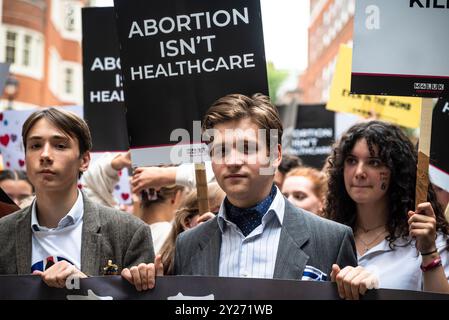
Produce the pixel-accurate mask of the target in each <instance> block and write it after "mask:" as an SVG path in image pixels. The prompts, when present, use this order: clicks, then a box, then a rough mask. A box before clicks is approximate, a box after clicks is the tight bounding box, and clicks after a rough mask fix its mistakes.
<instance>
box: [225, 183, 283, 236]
mask: <svg viewBox="0 0 449 320" xmlns="http://www.w3.org/2000/svg"><path fill="white" fill-rule="evenodd" d="M273 188H274V190H275V194H274V199H273V201H272V202H271V205H270V206H269V208H268V210H267V211H266V214H265V215H264V216H263V218H262V224H266V223H267V221H268V220H269V219H271V217H272V216H273V215H274V216H275V217H276V218H277V220H278V222H279V225H280V226H282V223H283V221H284V211H285V201H284V196H283V195H282V193H281V191H280V190H279V188H278V187H276V186H274V187H273ZM272 192H273V189H272ZM270 193H271V192H270ZM225 201H226V199H225V200H223V202H222V203H221V206H220V210H219V211H218V214H217V220H218V226H219V227H220V230H221V232H222V233H223V232H224V231H225V227H226V225H229V224H234V223H233V222H231V221H230V220H229V219H227V217H226V205H225ZM259 204H260V203H259ZM257 206H258V205H256V206H255V207H257ZM255 207H252V208H253V209H254V208H255ZM271 213H273V214H271Z"/></svg>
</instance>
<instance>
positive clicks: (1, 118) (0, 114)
mask: <svg viewBox="0 0 449 320" xmlns="http://www.w3.org/2000/svg"><path fill="white" fill-rule="evenodd" d="M0 121H3V113H0Z"/></svg>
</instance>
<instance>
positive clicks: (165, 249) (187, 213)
mask: <svg viewBox="0 0 449 320" xmlns="http://www.w3.org/2000/svg"><path fill="white" fill-rule="evenodd" d="M207 195H208V200H209V206H211V205H212V204H214V203H218V202H221V201H222V199H223V198H224V196H225V193H224V191H223V190H222V189H221V188H220V186H219V185H218V183H216V182H213V183H209V184H208V185H207ZM197 215H199V210H198V197H197V193H196V189H193V190H192V191H190V192H189V193H188V194H187V196H186V197H185V198H184V201H183V203H182V204H181V206H180V208H179V209H178V210H177V211H176V213H175V220H174V221H173V228H172V230H171V231H170V234H169V235H168V237H167V240H165V242H164V244H163V245H162V248H161V250H160V251H159V252H160V254H161V257H162V264H163V265H164V274H165V275H170V274H173V272H174V257H175V244H176V238H177V237H178V235H179V234H180V233H182V232H183V231H184V228H185V225H186V224H187V221H188V220H189V219H192V218H193V217H195V216H197Z"/></svg>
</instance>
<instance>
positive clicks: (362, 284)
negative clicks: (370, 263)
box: [331, 264, 379, 300]
mask: <svg viewBox="0 0 449 320" xmlns="http://www.w3.org/2000/svg"><path fill="white" fill-rule="evenodd" d="M331 281H332V282H336V283H337V288H338V294H339V296H340V298H342V299H347V300H358V299H359V295H364V294H365V292H366V291H367V290H368V289H377V288H378V287H379V280H378V278H377V276H376V275H374V274H372V273H370V272H368V271H367V270H365V269H364V268H363V267H360V266H358V267H355V268H354V267H351V266H347V267H345V268H343V269H340V267H339V266H338V265H336V264H334V265H332V272H331Z"/></svg>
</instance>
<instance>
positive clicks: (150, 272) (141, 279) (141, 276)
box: [122, 255, 164, 291]
mask: <svg viewBox="0 0 449 320" xmlns="http://www.w3.org/2000/svg"><path fill="white" fill-rule="evenodd" d="M163 275H164V266H163V265H162V262H161V256H160V255H157V256H156V258H155V259H154V263H148V264H145V263H141V264H139V265H138V266H137V267H131V268H129V269H128V268H125V269H123V270H122V277H123V278H125V279H126V280H128V281H129V282H130V283H131V284H133V285H135V286H136V289H137V291H142V290H148V289H153V288H154V286H155V284H156V276H163Z"/></svg>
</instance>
